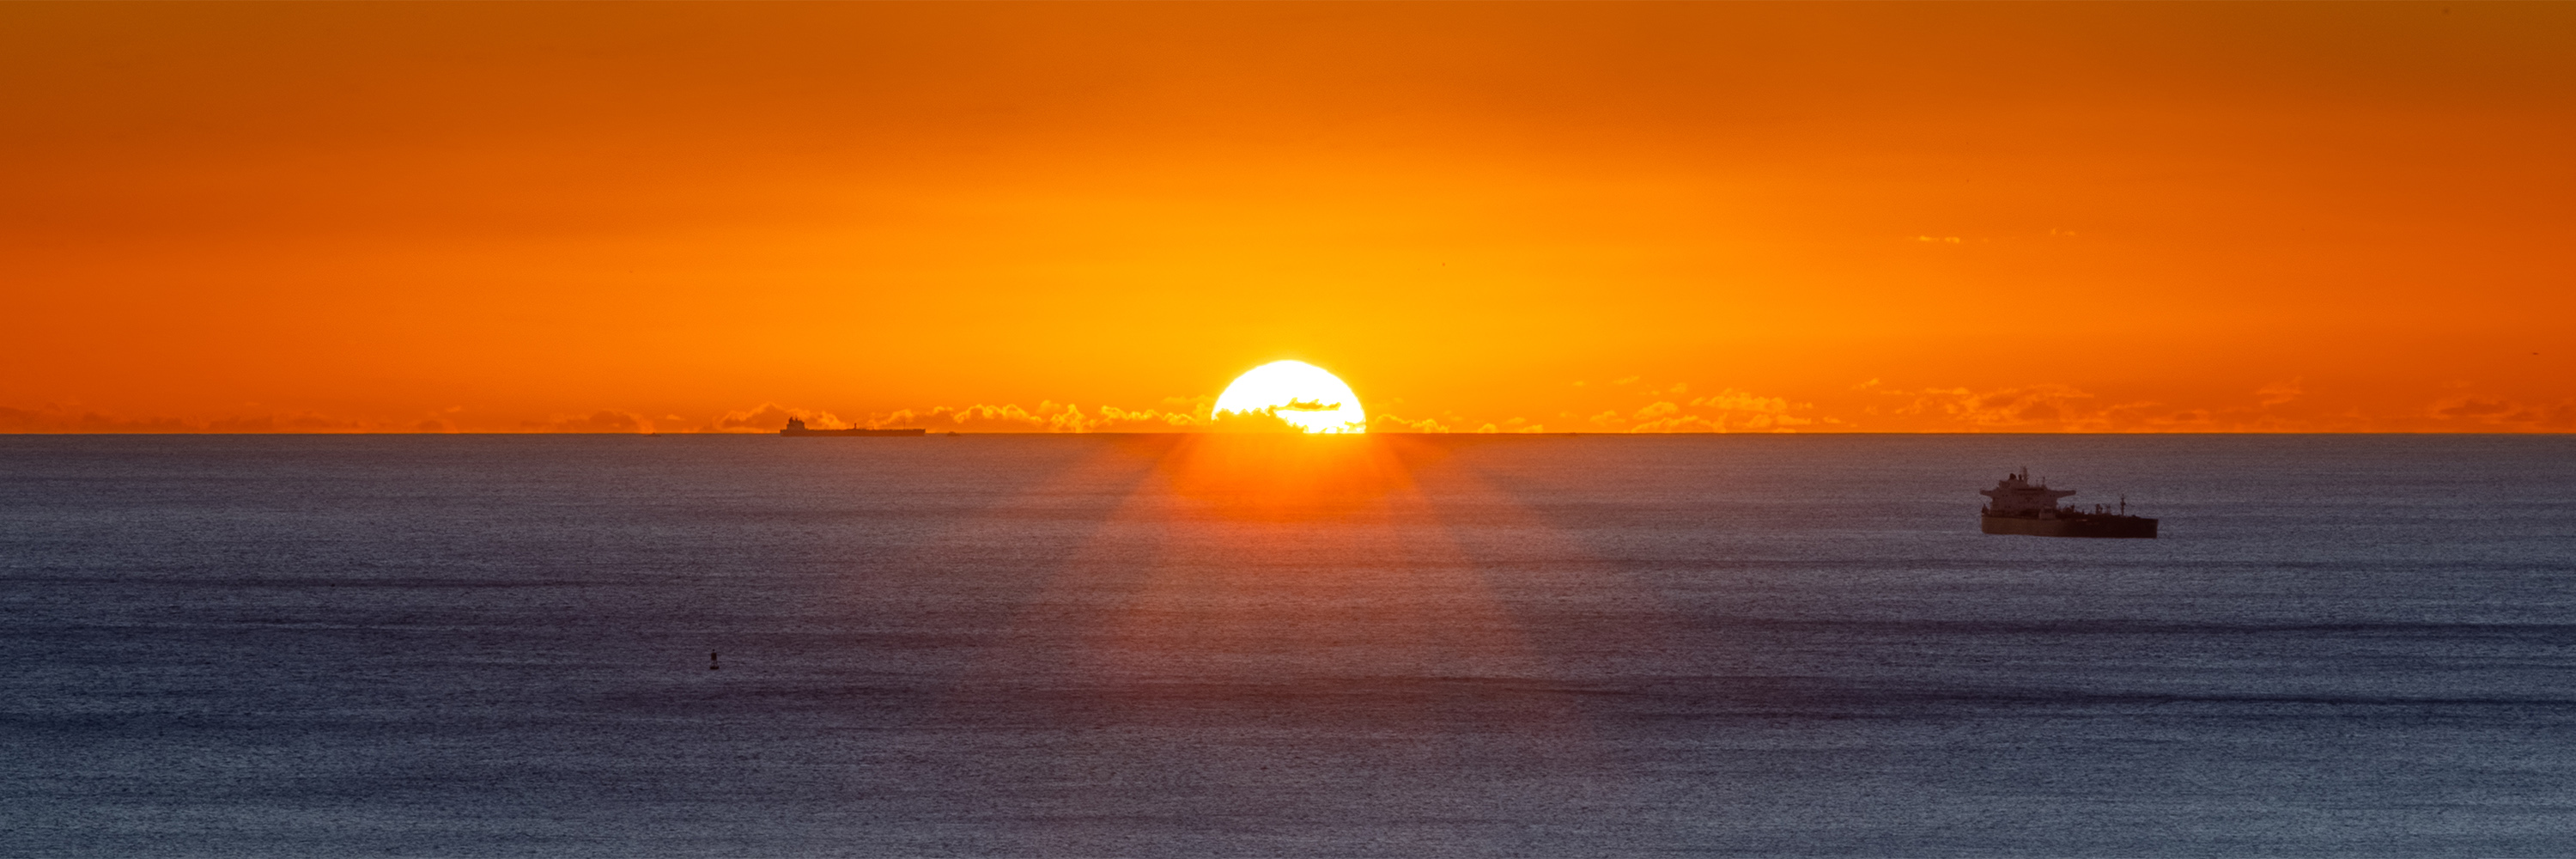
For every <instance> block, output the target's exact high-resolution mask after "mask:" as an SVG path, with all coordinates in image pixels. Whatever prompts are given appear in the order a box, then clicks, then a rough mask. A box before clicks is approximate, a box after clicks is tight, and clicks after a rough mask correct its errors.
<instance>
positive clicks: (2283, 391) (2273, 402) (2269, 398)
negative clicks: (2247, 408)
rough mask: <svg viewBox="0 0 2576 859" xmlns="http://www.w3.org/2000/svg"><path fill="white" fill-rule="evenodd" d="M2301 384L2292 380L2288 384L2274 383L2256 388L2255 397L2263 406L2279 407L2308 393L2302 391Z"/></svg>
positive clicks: (2296, 380)
mask: <svg viewBox="0 0 2576 859" xmlns="http://www.w3.org/2000/svg"><path fill="white" fill-rule="evenodd" d="M2299 382H2300V380H2298V379H2292V380H2290V381H2287V382H2273V383H2271V384H2269V385H2264V386H2263V387H2260V388H2255V389H2254V397H2255V399H2256V400H2257V401H2259V402H2261V403H2262V404H2263V405H2267V406H2277V405H2280V404H2282V403H2286V402H2289V401H2291V400H2295V399H2298V398H2299V395H2300V394H2303V393H2307V392H2306V391H2303V390H2300V388H2299Z"/></svg>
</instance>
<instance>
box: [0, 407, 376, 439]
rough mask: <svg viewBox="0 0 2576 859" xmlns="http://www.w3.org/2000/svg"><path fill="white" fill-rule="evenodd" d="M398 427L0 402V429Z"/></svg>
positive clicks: (310, 416)
mask: <svg viewBox="0 0 2576 859" xmlns="http://www.w3.org/2000/svg"><path fill="white" fill-rule="evenodd" d="M384 431H394V432H402V431H404V430H403V429H402V428H401V427H400V426H398V425H383V424H378V423H375V422H370V421H360V420H349V419H344V418H335V417H331V416H328V415H321V414H315V413H311V412H302V413H296V414H289V415H255V416H249V417H224V418H212V419H197V420H190V419H184V418H172V417H160V416H152V417H119V416H116V415H111V414H101V413H99V412H95V411H88V410H81V411H77V412H75V411H71V410H67V409H63V408H59V407H48V408H41V409H17V408H7V407H0V432H5V433H341V432H384Z"/></svg>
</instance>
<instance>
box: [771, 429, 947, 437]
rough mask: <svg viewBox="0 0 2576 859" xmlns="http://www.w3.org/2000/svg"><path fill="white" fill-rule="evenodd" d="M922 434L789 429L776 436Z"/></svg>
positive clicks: (904, 430)
mask: <svg viewBox="0 0 2576 859" xmlns="http://www.w3.org/2000/svg"><path fill="white" fill-rule="evenodd" d="M924 432H926V431H925V430H918V429H836V430H831V429H827V430H818V429H795V428H789V429H783V430H779V431H778V434H779V435H859V436H889V435H921V434H923V433H924Z"/></svg>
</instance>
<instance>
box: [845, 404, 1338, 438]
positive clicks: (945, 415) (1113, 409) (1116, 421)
mask: <svg viewBox="0 0 2576 859" xmlns="http://www.w3.org/2000/svg"><path fill="white" fill-rule="evenodd" d="M1265 419H1266V421H1267V422H1269V423H1275V424H1277V425H1278V426H1282V427H1284V426H1286V425H1287V424H1286V422H1284V421H1280V420H1279V418H1278V417H1277V416H1275V415H1269V414H1263V415H1259V416H1258V417H1253V416H1244V417H1242V418H1241V419H1240V420H1239V421H1237V422H1236V423H1235V424H1234V425H1231V426H1225V427H1218V426H1214V424H1215V422H1214V421H1211V420H1207V419H1202V418H1198V417H1194V416H1192V415H1189V414H1185V413H1182V412H1176V411H1162V410H1158V409H1143V410H1134V411H1131V410H1128V409H1122V408H1119V407H1117V406H1101V407H1098V408H1096V409H1090V410H1085V409H1084V408H1083V407H1081V406H1078V405H1074V404H1071V403H1064V404H1058V403H1055V402H1053V401H1044V402H1040V403H1038V405H1037V408H1034V409H1030V408H1023V407H1021V406H1019V405H1017V404H1005V405H998V406H996V405H986V404H982V403H977V404H975V405H971V406H935V407H932V408H930V409H928V410H926V411H916V410H913V409H899V410H896V411H894V412H890V413H887V414H883V415H876V416H872V417H870V418H869V419H868V426H870V427H877V428H885V427H920V428H923V429H927V430H931V431H933V432H943V431H957V432H1057V433H1085V432H1186V431H1190V430H1196V429H1235V428H1238V427H1243V428H1249V425H1250V423H1254V422H1261V421H1264V420H1265Z"/></svg>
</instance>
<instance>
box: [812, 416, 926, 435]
mask: <svg viewBox="0 0 2576 859" xmlns="http://www.w3.org/2000/svg"><path fill="white" fill-rule="evenodd" d="M923 433H924V431H923V430H918V429H859V428H856V427H852V428H850V429H836V430H826V429H810V428H808V427H806V426H805V420H804V419H803V418H788V419H787V428H786V429H783V430H779V431H778V434H779V435H922V434H923Z"/></svg>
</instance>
